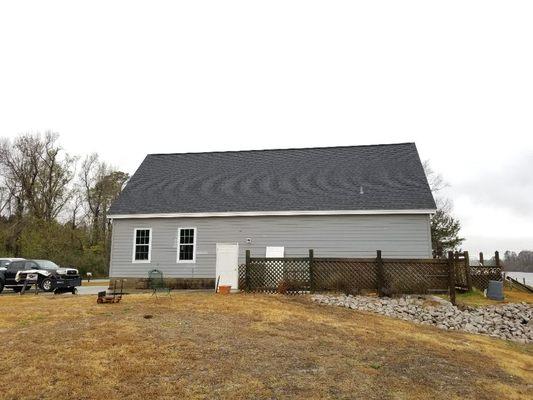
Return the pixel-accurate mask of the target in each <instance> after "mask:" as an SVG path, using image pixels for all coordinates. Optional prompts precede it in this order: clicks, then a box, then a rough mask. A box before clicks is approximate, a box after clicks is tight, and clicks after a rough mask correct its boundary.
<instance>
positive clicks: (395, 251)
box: [110, 215, 431, 278]
mask: <svg viewBox="0 0 533 400" xmlns="http://www.w3.org/2000/svg"><path fill="white" fill-rule="evenodd" d="M143 227H146V228H152V238H151V262H150V263H133V262H132V258H133V234H134V229H135V228H143ZM178 227H183V228H190V227H194V228H196V235H197V238H196V262H195V263H194V264H182V263H177V245H176V242H177V230H178ZM247 238H250V239H251V240H252V243H250V244H247V243H246V239H247ZM216 243H239V262H240V263H244V257H245V250H248V249H249V250H251V253H252V257H253V256H256V257H261V256H263V257H264V256H265V249H266V246H284V247H285V255H286V256H287V257H299V256H306V255H307V254H308V250H309V249H314V251H315V257H374V256H375V255H376V250H378V249H380V250H382V252H383V257H388V258H429V257H431V236H430V225H429V215H336V216H270V217H210V218H159V219H115V220H114V221H113V238H112V248H111V265H110V276H111V277H131V278H142V277H147V274H148V271H150V270H151V269H153V268H157V269H159V270H161V271H162V272H163V274H164V276H166V277H169V278H170V277H175V278H214V277H215V251H216Z"/></svg>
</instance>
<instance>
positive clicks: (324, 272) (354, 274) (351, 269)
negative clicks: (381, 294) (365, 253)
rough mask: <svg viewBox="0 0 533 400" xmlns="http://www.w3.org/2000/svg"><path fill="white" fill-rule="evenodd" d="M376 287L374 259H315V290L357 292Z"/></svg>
mask: <svg viewBox="0 0 533 400" xmlns="http://www.w3.org/2000/svg"><path fill="white" fill-rule="evenodd" d="M376 287H377V282H376V263H375V262H374V261H372V260H369V261H364V260H361V261H360V260H353V259H344V260H343V259H314V260H313V288H314V290H315V291H319V292H320V291H337V292H344V293H348V294H357V293H360V292H361V291H362V290H375V289H376Z"/></svg>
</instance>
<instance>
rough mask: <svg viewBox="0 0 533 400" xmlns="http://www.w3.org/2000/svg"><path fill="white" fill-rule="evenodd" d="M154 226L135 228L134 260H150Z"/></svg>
mask: <svg viewBox="0 0 533 400" xmlns="http://www.w3.org/2000/svg"><path fill="white" fill-rule="evenodd" d="M151 241H152V228H135V232H134V236H133V262H150V256H151V254H150V253H151V248H152V242H151Z"/></svg>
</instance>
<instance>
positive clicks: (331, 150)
mask: <svg viewBox="0 0 533 400" xmlns="http://www.w3.org/2000/svg"><path fill="white" fill-rule="evenodd" d="M361 187H362V192H363V193H362V194H361ZM434 208H435V202H434V200H433V196H432V195H431V191H430V189H429V186H428V183H427V179H426V176H425V174H424V170H423V168H422V164H421V162H420V158H419V156H418V152H417V150H416V146H415V144H414V143H402V144H388V145H370V146H347V147H325V148H308V149H284V150H252V151H227V152H212V153H182V154H150V155H148V156H147V157H146V158H145V159H144V161H143V162H142V164H141V166H140V167H139V169H138V170H137V172H135V174H134V175H133V177H132V178H131V180H130V181H129V183H128V184H127V186H126V187H125V189H124V191H123V192H122V194H121V195H120V197H119V198H118V199H117V201H115V203H114V204H113V205H112V207H111V209H110V210H109V214H110V215H119V214H154V213H205V212H231V211H233V212H246V211H318V210H320V211H322V210H418V209H434Z"/></svg>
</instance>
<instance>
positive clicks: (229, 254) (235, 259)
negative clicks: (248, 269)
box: [216, 243, 239, 289]
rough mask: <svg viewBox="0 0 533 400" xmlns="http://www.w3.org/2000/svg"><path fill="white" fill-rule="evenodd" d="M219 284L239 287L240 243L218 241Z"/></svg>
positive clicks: (217, 268) (217, 265) (217, 267)
mask: <svg viewBox="0 0 533 400" xmlns="http://www.w3.org/2000/svg"><path fill="white" fill-rule="evenodd" d="M219 278H220V280H219V283H218V284H219V286H222V285H230V286H231V289H239V244H238V243H217V259H216V279H217V280H218V279H219Z"/></svg>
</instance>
